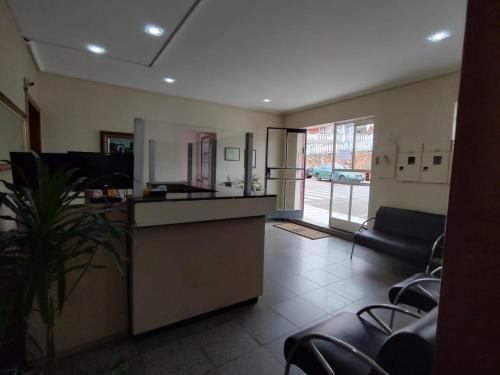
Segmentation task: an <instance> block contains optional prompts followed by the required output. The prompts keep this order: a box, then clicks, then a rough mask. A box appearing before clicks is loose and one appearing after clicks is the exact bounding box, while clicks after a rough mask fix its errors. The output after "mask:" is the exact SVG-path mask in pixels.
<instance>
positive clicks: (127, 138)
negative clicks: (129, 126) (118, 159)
mask: <svg viewBox="0 0 500 375" xmlns="http://www.w3.org/2000/svg"><path fill="white" fill-rule="evenodd" d="M133 151H134V134H133V133H120V132H108V131H104V130H103V131H101V152H103V153H106V154H109V153H114V152H133Z"/></svg>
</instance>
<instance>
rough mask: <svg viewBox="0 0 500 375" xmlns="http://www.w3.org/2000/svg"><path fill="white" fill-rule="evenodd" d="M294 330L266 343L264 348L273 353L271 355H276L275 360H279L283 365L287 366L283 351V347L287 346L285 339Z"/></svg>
mask: <svg viewBox="0 0 500 375" xmlns="http://www.w3.org/2000/svg"><path fill="white" fill-rule="evenodd" d="M293 333H294V332H291V333H290V334H287V335H284V336H281V337H278V338H277V339H275V340H273V341H271V342H268V343H267V344H266V345H264V348H266V350H267V351H268V352H269V353H271V355H272V356H273V357H274V359H275V360H277V361H278V362H279V363H281V364H282V365H283V366H285V364H286V361H285V354H284V352H283V348H284V346H285V340H286V339H287V338H288V337H289V336H291V335H292V334H293Z"/></svg>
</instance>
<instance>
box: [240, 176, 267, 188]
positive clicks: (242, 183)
mask: <svg viewBox="0 0 500 375" xmlns="http://www.w3.org/2000/svg"><path fill="white" fill-rule="evenodd" d="M236 187H237V188H239V189H243V188H244V187H245V180H240V182H239V183H238V185H236ZM263 190H264V186H263V185H262V183H261V182H260V180H259V177H257V176H256V175H253V176H252V191H263Z"/></svg>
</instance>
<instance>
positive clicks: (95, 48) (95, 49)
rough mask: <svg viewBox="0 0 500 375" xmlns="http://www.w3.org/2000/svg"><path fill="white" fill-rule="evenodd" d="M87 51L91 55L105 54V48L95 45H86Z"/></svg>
mask: <svg viewBox="0 0 500 375" xmlns="http://www.w3.org/2000/svg"><path fill="white" fill-rule="evenodd" d="M87 49H88V50H89V51H90V52H92V53H97V54H98V55H102V54H103V53H105V52H106V48H104V47H101V46H96V45H95V44H87Z"/></svg>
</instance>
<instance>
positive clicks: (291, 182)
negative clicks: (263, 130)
mask: <svg viewBox="0 0 500 375" xmlns="http://www.w3.org/2000/svg"><path fill="white" fill-rule="evenodd" d="M306 138H307V130H306V129H291V128H274V127H268V128H267V136H266V176H265V184H264V191H265V193H266V194H276V195H277V207H276V211H275V212H274V213H272V214H269V215H268V217H269V218H272V219H300V218H302V216H303V214H304V183H305V167H306V152H305V151H306V150H305V149H306V144H307V143H306V142H307V139H306Z"/></svg>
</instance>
